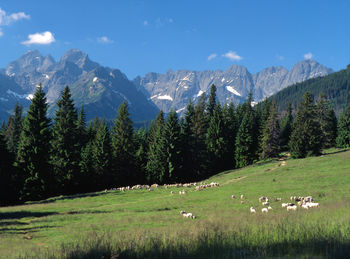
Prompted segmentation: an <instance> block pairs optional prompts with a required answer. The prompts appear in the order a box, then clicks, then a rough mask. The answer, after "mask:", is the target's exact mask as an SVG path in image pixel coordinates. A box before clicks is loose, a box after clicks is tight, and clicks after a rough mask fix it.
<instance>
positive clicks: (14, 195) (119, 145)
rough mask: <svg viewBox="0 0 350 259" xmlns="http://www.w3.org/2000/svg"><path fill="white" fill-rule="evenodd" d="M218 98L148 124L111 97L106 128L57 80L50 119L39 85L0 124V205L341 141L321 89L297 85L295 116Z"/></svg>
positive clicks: (193, 173)
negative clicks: (59, 88) (300, 91)
mask: <svg viewBox="0 0 350 259" xmlns="http://www.w3.org/2000/svg"><path fill="white" fill-rule="evenodd" d="M251 103H252V95H250V96H249V98H248V99H247V100H246V102H244V103H243V104H240V105H237V106H234V105H233V104H232V103H230V104H225V105H221V104H220V103H218V102H217V98H216V87H215V85H212V86H211V89H210V94H209V96H208V97H207V96H206V95H205V94H203V95H201V97H200V99H199V101H198V102H197V103H196V104H193V103H192V102H191V101H190V102H189V104H188V105H187V107H186V110H185V114H184V116H183V117H181V118H179V117H178V115H177V113H176V111H175V110H172V111H171V112H170V113H169V114H168V115H167V117H165V115H164V113H163V112H162V111H160V112H159V114H158V115H157V117H156V118H155V120H154V121H152V123H151V125H150V127H149V128H148V129H144V128H141V129H139V130H135V129H134V128H133V122H132V120H131V119H130V114H129V112H128V106H127V104H126V103H125V102H124V103H122V104H121V105H120V107H119V110H118V114H117V116H116V119H115V121H114V123H113V125H112V126H111V127H108V126H107V123H106V121H105V120H103V119H99V118H96V119H94V120H93V121H91V122H90V123H88V124H87V123H86V121H85V113H84V109H83V107H82V108H81V109H80V111H79V112H78V109H77V108H76V107H75V106H74V102H73V99H72V97H71V93H70V90H69V87H68V86H67V87H66V88H65V89H64V90H63V92H62V94H61V97H60V99H59V101H58V102H57V110H56V114H55V117H54V118H53V121H51V119H49V118H48V117H47V109H48V104H47V102H46V98H45V93H44V91H43V89H42V87H41V86H40V87H39V88H38V89H37V91H36V93H35V94H34V97H33V99H32V103H31V105H30V107H29V110H28V112H27V114H26V116H25V117H23V116H22V107H20V106H18V105H16V107H15V109H14V113H13V115H11V116H10V117H9V119H8V121H7V123H6V124H5V123H3V125H2V127H1V130H0V157H1V160H2V161H1V165H0V205H8V204H16V203H23V202H25V201H28V200H40V199H45V198H47V197H51V196H55V195H69V194H76V193H83V192H92V191H99V190H102V189H105V188H113V187H118V186H127V185H134V184H146V183H148V184H152V183H158V184H164V183H175V182H188V181H198V180H202V179H205V178H208V177H210V176H211V175H214V174H216V173H218V172H221V171H224V170H229V169H234V168H240V167H244V166H247V165H250V164H252V163H253V162H254V161H257V160H259V159H270V158H276V157H278V156H280V153H281V152H282V151H287V150H288V151H289V152H290V153H291V155H292V156H293V157H294V158H302V157H306V156H310V155H319V154H320V153H321V150H322V149H323V148H329V147H333V146H338V147H348V148H349V147H350V105H348V107H347V108H346V109H345V110H344V112H343V113H342V114H341V115H340V117H339V120H337V118H336V116H335V113H334V111H333V109H332V107H331V106H330V104H329V102H328V101H327V99H326V98H325V97H324V95H321V96H320V97H319V99H318V101H317V102H316V103H315V102H314V100H313V96H312V95H311V94H310V93H306V94H305V95H304V97H303V100H302V101H301V102H300V103H299V105H298V108H297V111H296V115H295V118H294V117H293V113H292V107H291V105H289V107H288V109H287V111H286V112H284V113H283V114H278V112H277V107H276V103H275V102H274V101H270V100H268V99H267V100H265V101H264V102H262V103H260V104H259V105H257V106H254V107H253V106H252V105H251Z"/></svg>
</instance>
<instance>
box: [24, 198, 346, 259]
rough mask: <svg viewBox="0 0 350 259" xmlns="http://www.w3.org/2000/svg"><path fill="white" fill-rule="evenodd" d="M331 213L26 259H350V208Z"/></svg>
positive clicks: (65, 249)
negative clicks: (269, 258) (271, 258)
mask: <svg viewBox="0 0 350 259" xmlns="http://www.w3.org/2000/svg"><path fill="white" fill-rule="evenodd" d="M338 205H339V204H338ZM343 205H344V204H343ZM347 205H348V204H347ZM333 209H335V208H333ZM333 209H332V208H328V209H324V210H321V209H319V210H312V211H310V210H309V211H297V212H291V213H290V212H289V213H287V212H286V211H283V212H279V213H278V214H274V213H269V214H268V215H262V214H259V213H258V214H256V215H250V214H248V213H240V214H237V215H234V216H232V215H220V212H218V216H217V217H214V216H213V217H212V218H210V219H208V220H203V221H202V220H192V221H190V220H189V221H188V224H186V227H184V225H181V226H182V228H181V227H180V225H179V226H173V227H172V228H171V229H170V228H164V229H158V230H150V231H145V230H142V231H134V232H121V233H111V232H110V233H108V232H106V233H97V232H90V233H89V235H88V236H85V237H82V238H81V240H80V241H78V242H77V243H75V244H62V245H61V247H60V248H57V249H52V250H42V249H41V250H36V251H32V252H31V253H27V254H25V255H23V256H22V258H268V257H274V258H315V257H316V258H348V256H349V255H350V215H349V213H347V212H348V208H345V207H343V208H338V210H333ZM184 220H185V219H184Z"/></svg>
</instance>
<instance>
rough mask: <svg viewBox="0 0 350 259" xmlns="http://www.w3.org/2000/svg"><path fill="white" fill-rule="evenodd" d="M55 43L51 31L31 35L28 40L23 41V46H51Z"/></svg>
mask: <svg viewBox="0 0 350 259" xmlns="http://www.w3.org/2000/svg"><path fill="white" fill-rule="evenodd" d="M55 41H56V40H55V38H54V36H53V34H52V33H51V32H49V31H45V32H38V33H34V34H29V35H28V40H26V41H23V42H22V44H23V45H32V44H38V45H49V44H51V43H53V42H55Z"/></svg>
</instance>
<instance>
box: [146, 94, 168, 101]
mask: <svg viewBox="0 0 350 259" xmlns="http://www.w3.org/2000/svg"><path fill="white" fill-rule="evenodd" d="M151 99H152V97H151ZM157 99H159V100H169V101H173V98H172V97H171V96H170V95H160V96H158V97H157Z"/></svg>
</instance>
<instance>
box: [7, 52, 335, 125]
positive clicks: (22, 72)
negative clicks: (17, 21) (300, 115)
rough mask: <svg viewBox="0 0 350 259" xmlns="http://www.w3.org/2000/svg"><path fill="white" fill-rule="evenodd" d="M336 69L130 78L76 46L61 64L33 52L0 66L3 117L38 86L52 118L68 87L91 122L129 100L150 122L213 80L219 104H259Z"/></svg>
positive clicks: (303, 65)
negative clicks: (250, 101) (249, 101)
mask: <svg viewBox="0 0 350 259" xmlns="http://www.w3.org/2000/svg"><path fill="white" fill-rule="evenodd" d="M332 72H333V71H332V69H330V68H327V67H325V66H322V65H321V64H319V63H317V62H316V61H314V60H303V61H301V62H299V63H297V64H296V65H294V66H293V67H292V68H291V70H290V71H288V70H287V69H286V68H283V67H269V68H266V69H263V70H262V71H261V72H259V73H257V74H251V73H250V72H249V71H248V70H247V69H246V68H245V67H243V66H238V65H233V66H231V67H229V68H227V69H226V70H225V71H221V70H215V71H191V70H179V71H171V70H169V71H168V72H167V73H165V74H158V73H148V74H146V75H145V76H144V77H136V78H135V79H133V80H129V79H128V78H127V76H126V75H125V74H123V73H122V72H121V71H120V70H118V69H112V68H108V67H104V66H101V65H100V64H98V63H96V62H94V61H92V60H90V58H89V56H88V55H87V54H86V53H84V52H82V51H80V50H78V49H71V50H69V51H67V52H66V53H65V54H64V55H63V56H62V57H61V58H60V59H59V60H58V61H57V62H56V61H55V60H54V59H53V58H52V57H51V56H50V55H47V56H42V55H41V54H40V52H38V51H36V50H30V51H28V52H26V53H25V54H24V55H23V56H21V57H20V58H19V59H17V60H15V61H13V62H11V63H9V64H8V65H7V67H6V68H4V69H0V120H6V119H7V118H8V116H9V114H10V113H11V112H12V110H13V107H14V106H15V104H16V102H18V103H19V104H21V105H22V106H23V107H24V109H25V110H26V109H27V108H28V107H29V104H30V100H31V98H32V97H33V93H34V92H35V89H36V87H37V86H38V85H39V84H41V85H42V86H43V89H44V91H45V92H46V93H47V101H48V104H49V115H50V116H51V117H52V116H54V111H55V108H56V105H55V103H56V101H57V100H58V99H59V97H60V93H61V91H62V90H63V88H64V87H65V86H66V85H68V86H70V88H71V92H72V97H73V99H74V102H75V105H76V107H80V106H82V105H84V110H85V112H86V115H87V120H90V119H92V118H94V117H96V116H97V117H103V118H106V119H107V120H113V119H114V118H115V117H116V114H117V109H118V106H119V105H120V104H121V103H122V102H123V101H126V102H127V103H128V105H129V111H130V114H131V117H132V119H133V120H134V121H147V120H151V119H154V118H155V116H156V114H157V113H158V112H159V110H163V111H164V112H166V113H167V112H169V111H170V110H171V109H175V110H176V111H177V112H178V113H179V114H181V113H182V112H183V111H184V109H185V107H186V105H187V104H188V102H189V101H190V100H192V101H193V102H196V100H197V99H198V98H199V96H200V95H202V94H204V93H208V92H209V88H210V86H211V85H212V84H215V85H216V86H217V97H218V100H219V101H220V102H221V103H225V102H230V101H233V102H234V103H235V104H237V103H241V102H243V101H244V100H245V99H246V97H247V96H248V94H249V92H252V93H253V97H254V100H255V101H256V102H258V101H260V100H262V99H264V98H265V97H268V96H270V95H272V94H274V93H276V92H278V91H279V90H281V89H283V88H285V87H286V86H288V85H291V84H294V83H297V82H302V81H304V80H307V79H310V78H315V77H319V76H325V75H328V74H330V73H332Z"/></svg>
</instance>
